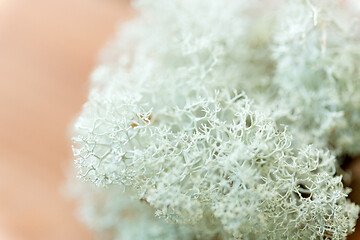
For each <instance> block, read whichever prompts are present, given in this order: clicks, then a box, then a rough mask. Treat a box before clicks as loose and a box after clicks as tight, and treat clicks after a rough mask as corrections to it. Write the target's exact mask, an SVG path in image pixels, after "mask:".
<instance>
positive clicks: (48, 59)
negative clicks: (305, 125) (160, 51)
mask: <svg viewBox="0 0 360 240" xmlns="http://www.w3.org/2000/svg"><path fill="white" fill-rule="evenodd" d="M132 15H133V11H132V10H131V9H130V7H129V2H128V1H127V0H0V240H65V239H66V240H82V239H93V236H92V234H91V233H90V232H89V231H88V230H87V229H86V228H85V227H84V226H83V225H82V224H80V223H79V222H78V221H77V219H76V217H75V214H74V205H73V204H72V203H70V202H69V201H68V200H67V199H65V198H64V197H63V196H62V195H61V192H60V186H61V184H62V183H63V182H64V181H65V176H64V175H65V169H66V168H67V166H68V164H69V163H70V161H71V151H70V146H71V143H70V141H69V136H68V135H67V133H68V126H69V124H70V122H71V120H72V119H73V118H74V116H76V114H77V113H78V112H79V111H80V108H81V105H82V103H83V102H84V101H85V100H86V95H87V84H86V83H87V80H88V75H89V74H90V71H91V69H92V68H93V66H94V63H95V59H96V53H97V52H98V50H99V49H100V47H101V46H102V45H103V44H104V43H105V42H106V40H107V39H109V37H111V35H112V33H113V31H114V29H115V25H116V24H117V22H121V21H124V20H126V19H129V18H130V17H131V16H132ZM350 168H352V169H353V170H354V174H353V176H354V183H353V189H354V193H353V194H352V197H353V199H355V200H356V199H357V202H358V203H359V202H360V201H359V199H360V198H359V193H358V192H359V190H360V160H358V161H354V162H352V163H351V164H350ZM351 239H360V237H359V236H357V235H353V236H352V238H351Z"/></svg>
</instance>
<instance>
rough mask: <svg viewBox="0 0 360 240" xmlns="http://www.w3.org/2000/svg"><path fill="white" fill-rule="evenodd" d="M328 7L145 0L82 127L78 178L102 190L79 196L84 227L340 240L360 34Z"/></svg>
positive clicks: (351, 209)
mask: <svg viewBox="0 0 360 240" xmlns="http://www.w3.org/2000/svg"><path fill="white" fill-rule="evenodd" d="M332 2H334V4H335V3H336V1H332ZM323 3H324V2H323V1H317V2H316V3H313V2H312V1H289V2H285V3H283V2H281V3H277V5H276V6H275V8H281V9H283V11H282V14H281V15H280V16H279V17H277V16H276V15H274V14H273V12H272V11H270V13H269V14H264V15H262V14H256V12H257V11H261V12H266V10H267V9H272V8H273V6H270V5H267V6H265V7H264V6H263V5H261V4H256V3H255V1H254V2H250V1H220V0H210V1H209V0H208V1H204V0H195V1H194V0H191V1H190V0H174V1H166V0H159V1H150V0H142V1H137V2H136V5H137V7H138V8H140V9H141V14H140V16H139V17H138V18H137V19H136V20H134V21H133V22H131V23H130V24H129V25H128V26H127V27H125V29H123V30H121V34H119V37H118V38H117V39H116V40H115V41H114V42H113V43H112V44H111V45H110V46H109V47H108V49H107V51H105V52H106V54H105V56H106V59H105V60H103V62H102V63H101V64H100V66H99V67H98V68H97V69H96V70H95V72H94V74H93V83H92V87H91V91H90V94H89V100H88V102H87V103H86V104H85V105H84V108H83V111H82V113H81V115H80V116H79V118H78V120H77V121H76V123H75V127H74V133H75V137H74V142H75V144H74V155H75V157H76V160H75V162H76V166H77V168H78V175H79V176H80V177H81V178H82V179H83V180H86V181H88V182H91V183H93V184H95V185H97V186H100V187H104V188H105V189H97V190H89V189H88V187H80V188H79V190H77V192H80V194H78V195H79V196H78V197H79V198H81V199H82V206H83V208H82V212H83V217H84V219H85V221H86V222H87V223H88V224H89V225H90V226H92V227H93V228H95V229H96V230H97V231H98V232H100V233H102V234H105V233H104V232H110V233H111V238H113V239H321V238H323V239H345V237H346V236H347V235H348V234H349V233H351V232H352V231H353V230H354V227H355V221H356V219H357V216H358V212H359V208H358V207H357V206H356V205H354V204H353V203H351V202H350V201H348V200H347V199H346V198H347V195H348V193H349V191H350V190H349V189H347V188H345V187H343V184H342V177H341V176H340V175H339V174H338V173H337V172H338V169H339V166H338V164H337V162H336V158H335V155H334V153H335V154H341V153H356V152H357V150H356V146H357V143H356V142H355V141H356V139H357V134H358V132H357V131H359V130H357V131H354V129H352V127H354V128H355V127H356V126H357V125H356V124H358V123H360V121H357V117H356V116H358V114H359V109H358V107H359V106H360V105H359V104H358V105H356V103H357V101H358V100H357V99H358V97H357V95H356V94H355V91H356V89H357V88H358V84H359V83H358V81H357V70H356V68H355V66H356V65H354V64H355V62H354V61H355V59H356V56H357V55H356V54H357V53H356V52H353V50H354V49H356V46H355V40H356V38H355V35H356V34H353V35H351V34H350V32H346V33H345V32H343V31H341V32H338V28H335V25H334V29H333V30H331V31H330V30H329V29H332V28H331V24H332V21H330V20H329V17H332V16H333V15H332V14H333V12H337V11H345V10H336V9H335V8H332V6H331V4H328V5H324V4H323ZM319 4H320V5H319ZM327 9H329V10H327ZM260 15H261V16H260ZM336 19H337V18H336ZM341 19H344V21H345V20H346V19H347V18H345V16H344V18H341ZM253 26H260V27H256V28H253ZM325 33H326V35H324V34H325ZM347 34H350V35H347ZM332 35H334V36H333V37H332ZM324 36H325V37H324ZM350 36H354V37H353V38H351V37H350ZM319 37H320V38H319ZM321 37H323V38H324V39H322V38H321ZM340 43H343V45H345V48H344V49H342V50H340V48H338V46H339V44H340ZM346 48H348V49H346ZM340 56H342V58H341V59H344V60H340V59H336V57H340ZM329 71H330V72H329ZM330 73H331V74H330ZM350 86H353V87H354V88H351V89H350ZM340 87H341V88H340ZM243 91H245V92H246V94H245V92H243ZM349 91H350V92H349ZM351 91H352V92H351ZM335 93H336V94H335ZM248 96H249V97H250V98H251V99H253V100H251V99H249V97H248ZM349 114H350V115H349ZM344 139H347V141H348V142H346V141H345V140H344ZM311 144H312V145H311ZM327 147H329V148H330V151H331V152H330V151H329V150H326V148H327ZM122 190H123V191H122ZM89 191H90V192H89ZM129 216H131V217H129ZM155 217H157V220H155V219H154V218H155ZM135 222H136V223H137V222H139V224H141V229H144V230H142V231H141V232H139V231H137V230H136V228H134V227H131V226H132V225H133V224H135Z"/></svg>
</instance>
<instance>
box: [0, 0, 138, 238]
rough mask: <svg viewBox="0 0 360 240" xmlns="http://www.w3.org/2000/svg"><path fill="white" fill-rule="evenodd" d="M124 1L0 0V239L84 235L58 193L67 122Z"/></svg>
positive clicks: (67, 154) (67, 152)
mask: <svg viewBox="0 0 360 240" xmlns="http://www.w3.org/2000/svg"><path fill="white" fill-rule="evenodd" d="M132 14H133V13H132V12H131V9H130V4H129V1H126V0H116V1H115V0H114V1H111V0H56V1H55V0H31V1H28V0H0V240H23V239H25V240H35V239H36V240H57V239H61V240H64V239H66V240H73V239H74V240H82V239H93V237H92V234H91V233H90V232H89V231H88V230H87V229H86V227H85V226H83V225H82V224H81V223H79V222H78V220H77V219H76V216H75V211H74V209H75V207H74V204H73V203H71V202H69V200H68V199H66V198H65V197H64V196H63V195H62V193H61V191H60V188H61V185H62V184H64V182H65V173H66V169H67V168H68V166H69V164H70V162H71V159H72V153H71V141H70V137H69V136H68V132H69V131H68V127H69V124H70V123H71V121H72V120H73V119H74V118H75V117H76V114H77V113H78V112H79V111H80V109H81V105H82V104H83V103H84V102H85V100H86V96H87V81H88V76H89V74H90V73H91V70H92V68H93V67H94V65H95V64H96V57H97V52H98V51H99V49H100V48H101V47H102V45H103V44H104V43H105V42H106V41H107V40H108V39H109V38H111V36H112V34H113V33H114V31H115V28H116V26H117V24H118V23H121V22H123V21H125V20H127V19H129V18H130V17H131V16H132Z"/></svg>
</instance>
